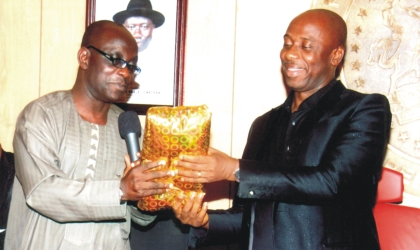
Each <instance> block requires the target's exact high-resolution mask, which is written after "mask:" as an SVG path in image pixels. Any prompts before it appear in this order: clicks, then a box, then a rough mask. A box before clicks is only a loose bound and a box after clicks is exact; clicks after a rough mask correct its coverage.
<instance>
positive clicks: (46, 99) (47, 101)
mask: <svg viewBox="0 0 420 250" xmlns="http://www.w3.org/2000/svg"><path fill="white" fill-rule="evenodd" d="M70 103H72V99H71V93H70V91H69V90H67V91H56V92H52V93H49V94H46V95H44V96H41V97H39V98H38V99H36V100H34V101H32V102H30V103H29V104H28V105H26V107H25V108H24V111H25V110H26V111H27V110H34V109H42V110H45V111H47V110H54V109H59V108H63V107H65V105H66V104H70Z"/></svg>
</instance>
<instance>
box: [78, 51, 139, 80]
mask: <svg viewBox="0 0 420 250" xmlns="http://www.w3.org/2000/svg"><path fill="white" fill-rule="evenodd" d="M86 48H88V49H94V50H96V52H98V53H99V54H101V55H103V56H104V57H105V58H106V59H108V60H110V61H111V63H112V65H114V66H115V67H117V68H119V69H123V68H125V67H127V68H128V70H129V71H130V72H131V73H133V74H134V75H138V74H140V72H141V69H140V67H139V66H137V65H134V64H130V63H128V62H126V61H124V60H123V59H121V58H118V57H117V58H115V57H113V56H110V55H108V54H107V53H105V52H103V51H102V50H100V49H97V48H95V47H93V46H91V45H90V46H87V47H86Z"/></svg>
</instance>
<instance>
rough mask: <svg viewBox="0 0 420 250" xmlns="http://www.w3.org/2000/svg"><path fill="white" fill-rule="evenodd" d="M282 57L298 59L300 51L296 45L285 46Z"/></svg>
mask: <svg viewBox="0 0 420 250" xmlns="http://www.w3.org/2000/svg"><path fill="white" fill-rule="evenodd" d="M281 57H283V58H284V59H286V60H291V59H296V58H299V51H298V49H297V48H296V46H295V45H291V46H290V47H283V49H282V50H281Z"/></svg>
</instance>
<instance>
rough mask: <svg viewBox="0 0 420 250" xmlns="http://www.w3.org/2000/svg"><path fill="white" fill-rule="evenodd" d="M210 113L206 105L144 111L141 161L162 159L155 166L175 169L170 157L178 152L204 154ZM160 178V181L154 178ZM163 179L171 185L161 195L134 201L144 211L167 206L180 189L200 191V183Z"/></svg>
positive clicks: (208, 131)
mask: <svg viewBox="0 0 420 250" xmlns="http://www.w3.org/2000/svg"><path fill="white" fill-rule="evenodd" d="M210 124H211V113H210V112H209V110H208V108H207V106H206V105H202V106H180V107H152V108H149V110H148V111H147V114H146V126H145V131H144V137H143V148H142V151H141V158H140V159H141V162H142V163H144V162H149V161H159V160H165V161H166V165H165V166H162V167H159V168H155V169H154V170H157V169H167V170H176V167H175V166H174V164H173V163H174V160H177V159H179V155H180V154H181V153H182V154H188V155H207V151H208V148H209V144H210ZM156 181H162V180H156ZM164 181H169V182H172V183H173V184H174V188H173V189H171V190H169V191H168V192H166V193H165V194H160V195H152V196H149V197H146V198H143V199H141V200H139V201H138V203H137V206H138V207H139V208H140V209H142V210H144V211H157V210H162V209H168V208H171V205H172V201H173V199H174V197H175V196H176V195H177V194H178V193H179V192H181V190H182V191H183V192H184V194H186V195H187V196H189V195H190V193H191V192H192V191H194V192H197V193H200V192H203V185H202V184H200V183H185V182H181V181H180V177H179V176H175V177H170V178H167V179H165V180H164Z"/></svg>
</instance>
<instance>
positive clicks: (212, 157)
mask: <svg viewBox="0 0 420 250" xmlns="http://www.w3.org/2000/svg"><path fill="white" fill-rule="evenodd" d="M175 165H176V166H177V168H178V175H179V176H181V177H182V181H184V182H198V183H208V182H215V181H221V180H229V181H235V177H234V175H233V172H234V171H235V170H236V169H238V168H239V160H238V159H235V158H232V157H230V156H228V155H227V154H225V153H223V152H221V151H218V150H216V149H214V148H209V151H208V154H207V155H206V156H192V155H181V156H180V160H179V161H175Z"/></svg>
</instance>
